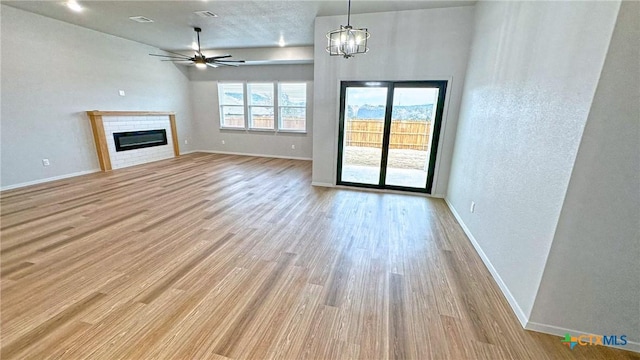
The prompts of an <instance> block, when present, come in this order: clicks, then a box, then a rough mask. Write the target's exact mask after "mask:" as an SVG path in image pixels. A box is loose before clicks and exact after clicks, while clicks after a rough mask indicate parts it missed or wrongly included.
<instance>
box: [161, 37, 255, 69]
mask: <svg viewBox="0 0 640 360" xmlns="http://www.w3.org/2000/svg"><path fill="white" fill-rule="evenodd" d="M193 30H195V32H196V34H197V36H198V50H196V54H195V55H194V56H192V57H188V56H186V55H183V54H180V53H176V52H173V51H168V50H165V51H166V52H168V53H171V54H173V55H158V54H149V55H151V56H159V57H163V58H166V59H165V60H162V61H173V62H181V61H191V62H192V63H194V64H196V67H197V68H200V69H204V68H206V67H207V66H209V67H214V68H217V67H219V66H238V65H240V64H244V60H225V59H228V58H230V57H231V55H229V54H226V55H220V56H211V57H206V56H204V54H203V53H202V51H201V50H200V32H201V31H202V29H201V28H199V27H195V28H193Z"/></svg>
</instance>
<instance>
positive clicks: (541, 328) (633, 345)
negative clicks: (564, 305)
mask: <svg viewBox="0 0 640 360" xmlns="http://www.w3.org/2000/svg"><path fill="white" fill-rule="evenodd" d="M444 201H445V202H446V203H447V206H449V209H450V210H451V213H453V216H455V218H456V220H458V223H459V224H460V226H461V227H462V230H464V233H465V234H466V235H467V237H468V238H469V241H470V242H471V244H472V245H473V247H474V248H475V249H476V252H477V253H478V255H480V258H481V259H482V262H484V265H485V266H486V267H487V269H489V272H490V273H491V276H493V279H494V280H495V281H496V283H497V284H498V286H499V287H500V290H502V294H503V295H504V297H505V298H506V299H507V301H508V302H509V305H510V306H511V310H513V312H514V313H515V314H516V317H517V318H518V320H519V321H520V324H521V325H522V327H523V328H524V329H526V330H530V331H537V332H541V333H545V334H550V335H556V336H560V337H564V335H565V334H566V333H569V334H572V335H579V334H591V332H589V331H578V330H574V329H567V328H562V327H558V326H553V325H546V324H539V323H536V322H532V321H529V318H528V317H527V316H526V315H525V313H524V311H522V309H521V308H520V306H519V305H518V303H517V301H516V300H515V298H514V297H513V295H512V294H511V292H510V291H509V289H508V288H507V286H506V284H505V283H504V281H502V278H501V277H500V275H499V274H498V272H497V271H496V269H495V268H494V267H493V265H492V264H491V261H489V258H488V257H487V255H486V254H485V253H484V251H482V248H481V247H480V244H478V241H476V239H475V237H473V234H471V231H470V230H469V228H468V227H467V226H466V225H465V223H464V221H462V218H461V217H460V214H458V211H456V209H455V208H454V207H453V205H452V204H451V203H450V202H449V199H447V198H446V197H445V198H444ZM596 335H600V334H596ZM605 346H610V347H613V348H617V349H622V350H628V351H635V352H640V343H637V342H634V341H628V340H627V345H625V346H615V345H605Z"/></svg>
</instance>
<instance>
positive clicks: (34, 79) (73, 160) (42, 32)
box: [0, 5, 191, 187]
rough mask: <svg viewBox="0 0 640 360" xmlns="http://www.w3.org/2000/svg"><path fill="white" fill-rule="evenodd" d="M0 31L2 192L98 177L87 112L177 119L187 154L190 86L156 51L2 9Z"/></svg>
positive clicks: (8, 9) (93, 32)
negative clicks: (72, 177)
mask: <svg viewBox="0 0 640 360" xmlns="http://www.w3.org/2000/svg"><path fill="white" fill-rule="evenodd" d="M1 23H2V24H1V26H2V34H1V41H2V114H1V115H2V124H1V126H2V134H1V136H2V138H1V140H2V141H1V153H2V161H1V166H2V170H1V173H2V178H1V182H0V186H2V187H8V186H11V185H16V184H21V183H26V182H34V181H38V180H42V179H47V178H52V177H59V176H65V175H69V174H75V173H79V172H85V171H92V170H95V169H99V165H98V159H97V155H96V150H95V146H94V143H93V136H92V134H91V127H90V124H89V120H88V117H87V116H86V114H85V111H87V110H156V111H175V112H176V121H177V126H178V136H179V139H180V147H181V150H182V151H187V150H189V149H190V145H185V144H184V140H185V139H190V138H191V126H190V124H191V114H190V111H191V109H190V102H189V80H188V78H187V77H186V75H185V74H183V73H182V72H181V71H180V69H178V68H177V67H176V66H175V65H173V64H171V63H166V62H161V61H159V60H158V59H157V58H153V57H151V56H149V55H148V54H149V53H158V52H159V50H158V49H155V48H153V47H149V46H146V45H142V44H140V43H136V42H132V41H129V40H124V39H121V38H118V37H114V36H110V35H106V34H103V33H99V32H96V31H93V30H88V29H85V28H81V27H78V26H75V25H70V24H67V23H64V22H60V21H57V20H53V19H50V18H46V17H42V16H39V15H35V14H32V13H28V12H24V11H22V10H17V9H14V8H11V7H8V6H4V5H2V7H1ZM118 90H125V93H126V96H125V97H120V96H119V95H118ZM43 158H48V159H49V160H50V161H51V166H49V167H43V166H42V162H41V160H42V159H43Z"/></svg>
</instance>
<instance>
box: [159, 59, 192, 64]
mask: <svg viewBox="0 0 640 360" xmlns="http://www.w3.org/2000/svg"><path fill="white" fill-rule="evenodd" d="M160 61H171V62H177V63H191V60H189V59H184V60H160Z"/></svg>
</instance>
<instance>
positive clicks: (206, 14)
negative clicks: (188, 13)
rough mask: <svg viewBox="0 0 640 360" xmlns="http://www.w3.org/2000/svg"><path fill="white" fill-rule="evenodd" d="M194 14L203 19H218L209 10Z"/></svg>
mask: <svg viewBox="0 0 640 360" xmlns="http://www.w3.org/2000/svg"><path fill="white" fill-rule="evenodd" d="M194 14H196V15H198V16H200V17H201V18H214V17H218V15H216V14H214V13H212V12H211V11H208V10H202V11H195V12H194Z"/></svg>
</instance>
